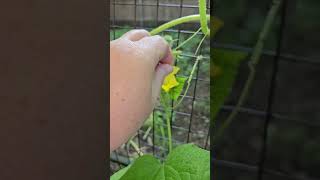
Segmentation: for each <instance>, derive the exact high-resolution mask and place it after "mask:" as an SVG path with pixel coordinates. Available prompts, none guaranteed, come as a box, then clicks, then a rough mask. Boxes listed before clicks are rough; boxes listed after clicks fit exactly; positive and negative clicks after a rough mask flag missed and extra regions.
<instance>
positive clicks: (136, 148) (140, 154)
mask: <svg viewBox="0 0 320 180" xmlns="http://www.w3.org/2000/svg"><path fill="white" fill-rule="evenodd" d="M129 143H130V145H131V146H132V147H133V149H134V150H135V151H136V152H137V153H138V155H139V156H143V153H142V152H141V150H140V149H139V147H138V145H137V144H136V143H135V142H133V141H132V139H130V140H129Z"/></svg>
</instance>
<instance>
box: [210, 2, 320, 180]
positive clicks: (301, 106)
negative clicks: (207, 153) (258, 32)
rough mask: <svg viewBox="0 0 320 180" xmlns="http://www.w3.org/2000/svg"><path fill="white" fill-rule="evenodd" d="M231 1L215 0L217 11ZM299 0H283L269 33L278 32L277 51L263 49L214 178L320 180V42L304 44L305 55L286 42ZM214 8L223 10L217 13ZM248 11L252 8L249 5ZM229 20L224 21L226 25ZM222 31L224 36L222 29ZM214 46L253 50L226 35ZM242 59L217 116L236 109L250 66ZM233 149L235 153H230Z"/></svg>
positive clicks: (217, 153) (222, 147) (217, 159)
mask: <svg viewBox="0 0 320 180" xmlns="http://www.w3.org/2000/svg"><path fill="white" fill-rule="evenodd" d="M230 2H233V3H235V1H230V0H228V1H219V0H217V3H216V4H215V5H214V7H213V8H214V14H213V15H216V16H223V15H222V12H225V11H227V10H228V9H230V8H231V7H227V4H228V3H230ZM243 2H244V1H241V2H240V3H243ZM246 2H249V3H250V4H254V5H255V6H264V5H265V4H266V3H267V4H268V5H269V6H268V8H269V7H270V4H271V0H270V1H261V2H260V1H259V3H255V2H254V1H250V0H249V1H246ZM298 2H299V1H288V0H283V4H282V8H281V10H280V12H279V13H278V17H277V21H276V23H275V29H274V32H275V33H274V34H272V35H271V37H272V36H275V37H276V38H274V39H275V41H274V45H275V47H274V48H271V49H273V50H264V51H263V56H262V62H261V63H260V64H261V65H259V67H258V70H257V73H258V74H260V75H258V77H256V81H255V84H254V85H253V88H252V94H251V96H252V98H250V97H249V99H248V102H247V103H246V105H245V106H244V107H242V108H241V111H240V113H239V114H238V116H237V118H236V120H235V121H234V122H233V124H232V125H231V126H232V127H230V128H229V129H228V130H227V132H226V134H225V137H224V138H223V140H222V141H221V143H220V144H218V145H216V146H215V148H216V149H215V152H214V154H215V157H214V158H213V164H214V167H215V168H214V169H215V173H214V177H216V179H219V180H220V179H221V180H224V179H232V180H237V179H246V180H251V179H252V180H256V179H257V180H262V179H272V180H278V179H281V180H291V179H292V180H311V179H312V180H315V179H320V175H319V173H318V172H317V170H315V169H318V168H319V167H320V159H319V157H317V156H315V154H317V155H319V154H318V153H317V152H315V151H319V147H318V146H317V144H319V143H320V139H319V137H320V135H319V132H318V128H319V127H320V123H319V114H318V112H319V111H317V110H319V108H320V107H319V100H320V97H319V95H318V93H316V91H317V90H318V89H315V88H317V87H318V86H317V85H316V84H318V83H319V81H317V80H316V79H318V78H316V77H317V76H319V75H320V73H319V72H320V61H319V57H320V55H319V53H318V51H317V49H316V48H318V50H319V47H320V46H318V47H315V46H310V45H309V46H308V47H307V48H305V49H308V48H309V49H312V50H313V52H312V53H313V54H312V55H311V53H310V52H306V53H305V55H300V56H298V55H296V54H299V53H300V54H303V52H302V51H303V50H300V52H294V51H292V50H291V49H290V48H289V47H293V46H294V45H292V44H290V43H288V41H289V40H290V36H289V35H288V34H289V31H290V26H291V25H292V24H294V23H298V22H297V21H295V20H294V18H295V17H294V16H293V15H292V13H291V14H288V11H289V9H290V8H292V7H293V5H294V4H293V3H298ZM301 2H302V1H300V3H301ZM304 2H306V1H304ZM314 2H315V1H314ZM300 6H301V4H300ZM237 8H240V6H239V7H237ZM255 8H256V7H255ZM216 9H220V11H218V12H217V13H215V10H216ZM256 9H257V8H256ZM265 9H267V8H265ZM299 10H301V8H300V9H299ZM246 11H249V10H248V9H246ZM306 11H307V10H306ZM219 13H221V14H219ZM265 14H266V13H265ZM309 18H310V17H309ZM304 19H308V17H304ZM228 23H230V22H228V21H226V22H225V24H228ZM289 23H291V24H289ZM313 23H315V22H313ZM317 25H318V26H314V28H315V29H317V28H319V23H317ZM235 31H236V30H234V32H235ZM219 35H221V36H223V33H222V34H218V36H219ZM226 35H227V34H226ZM229 35H230V33H229ZM303 35H304V37H305V38H306V39H309V41H310V39H318V40H319V38H318V37H313V38H307V37H308V34H303ZM218 39H219V38H218ZM299 43H300V42H297V44H296V45H295V46H296V47H299ZM301 43H302V42H301ZM211 45H212V46H213V47H214V48H221V49H229V50H236V51H242V52H248V53H249V54H250V53H252V51H253V49H252V48H250V47H249V46H244V45H235V44H233V43H225V42H223V40H221V41H219V40H217V41H215V42H212V43H211ZM317 45H319V44H317ZM301 49H303V48H301ZM288 51H289V53H288ZM309 51H310V50H309ZM310 56H313V57H310ZM242 64H244V65H243V66H241V67H240V72H239V76H241V77H239V78H237V80H236V81H237V82H236V84H235V85H234V88H233V93H232V95H231V98H230V99H229V100H228V101H227V103H226V105H225V106H224V107H223V108H222V111H221V112H220V114H219V116H218V119H217V121H221V120H224V119H225V117H226V116H227V115H228V114H229V113H230V112H231V111H232V110H233V109H234V108H235V106H234V104H235V102H236V101H237V97H239V94H240V93H241V90H242V87H243V82H244V80H245V79H246V77H247V74H246V73H244V72H246V71H247V70H248V69H247V66H246V63H242ZM293 71H294V72H293ZM311 73H313V74H314V75H312V74H311ZM307 78H308V79H307ZM241 83H242V84H241ZM290 88H292V89H290ZM292 94H293V95H292ZM308 97H310V98H308ZM290 102H291V104H289V103H290ZM305 106H306V107H305ZM217 128H219V126H217ZM292 129H294V130H292ZM247 132H249V133H247ZM244 134H245V135H244ZM286 136H293V137H292V139H294V140H292V142H287V141H286V139H285V138H286ZM299 138H300V139H299ZM282 139H284V140H282ZM276 142H280V143H276ZM310 142H312V143H313V146H311V148H309V149H307V148H306V146H308V145H309V144H310ZM281 143H283V144H284V145H281ZM306 149H307V150H306ZM233 150H234V151H233ZM230 151H233V152H234V153H233V154H230V153H228V152H230ZM240 151H241V152H240ZM291 153H292V154H294V155H291ZM309 154H311V155H310V157H308V155H309ZM241 156H242V157H241ZM306 159H307V160H306Z"/></svg>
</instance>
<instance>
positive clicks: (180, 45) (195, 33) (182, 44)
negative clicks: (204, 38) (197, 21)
mask: <svg viewBox="0 0 320 180" xmlns="http://www.w3.org/2000/svg"><path fill="white" fill-rule="evenodd" d="M200 31H201V28H199V29H198V30H197V31H196V32H194V33H193V34H192V36H190V37H189V38H188V39H187V40H185V41H183V42H182V43H181V44H179V46H178V47H176V48H174V50H178V49H179V48H181V47H182V46H184V45H185V44H187V43H188V42H189V41H190V40H191V39H193V38H194V37H195V36H196V35H197V34H198V33H199V32H200Z"/></svg>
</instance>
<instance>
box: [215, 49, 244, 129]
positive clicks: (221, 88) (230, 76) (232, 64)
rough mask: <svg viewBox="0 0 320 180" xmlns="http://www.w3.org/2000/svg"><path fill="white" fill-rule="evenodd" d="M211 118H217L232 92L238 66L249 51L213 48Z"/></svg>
mask: <svg viewBox="0 0 320 180" xmlns="http://www.w3.org/2000/svg"><path fill="white" fill-rule="evenodd" d="M211 53H212V55H213V56H212V58H211V70H212V72H211V79H212V83H211V85H210V86H211V87H210V91H211V92H210V93H211V97H212V99H211V112H210V113H211V119H212V123H214V121H215V118H216V116H217V114H218V112H219V110H220V108H221V106H222V105H223V104H224V102H225V99H226V98H227V97H228V95H229V94H230V92H231V89H232V85H233V83H234V80H235V77H236V75H237V72H238V67H239V65H240V63H241V61H242V60H244V59H245V58H246V57H247V56H248V53H245V52H241V51H234V50H224V49H211Z"/></svg>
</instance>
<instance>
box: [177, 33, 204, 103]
mask: <svg viewBox="0 0 320 180" xmlns="http://www.w3.org/2000/svg"><path fill="white" fill-rule="evenodd" d="M205 38H206V35H204V36H203V38H202V39H201V41H200V43H199V45H198V47H197V50H196V52H195V53H194V55H197V54H198V52H199V50H200V47H201V45H202V43H203V42H204V40H205ZM201 59H202V56H198V57H197V59H196V62H195V63H194V65H193V67H192V70H191V73H190V75H189V77H188V81H187V87H186V89H185V91H184V93H183V95H182V97H181V98H180V100H179V101H178V102H177V103H176V104H175V106H174V107H173V108H172V109H176V108H177V107H178V106H179V105H180V104H181V102H182V101H183V99H184V98H185V97H186V95H187V92H188V90H189V88H190V85H191V80H192V77H193V74H194V72H195V70H196V67H197V65H198V63H199V61H200V60H201Z"/></svg>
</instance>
